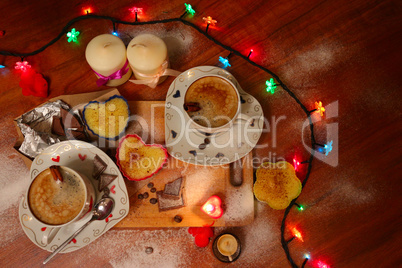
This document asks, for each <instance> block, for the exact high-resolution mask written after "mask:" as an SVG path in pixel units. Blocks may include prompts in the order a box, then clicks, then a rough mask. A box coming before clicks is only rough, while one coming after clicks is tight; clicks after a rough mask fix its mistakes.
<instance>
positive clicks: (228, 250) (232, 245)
mask: <svg viewBox="0 0 402 268" xmlns="http://www.w3.org/2000/svg"><path fill="white" fill-rule="evenodd" d="M216 245H217V248H218V251H219V252H220V253H221V254H222V255H223V256H226V257H228V259H229V261H233V258H232V256H233V255H234V254H235V253H236V251H237V248H238V243H237V240H236V238H235V237H234V236H233V235H231V234H223V235H222V236H221V237H219V239H218V242H217V244H216Z"/></svg>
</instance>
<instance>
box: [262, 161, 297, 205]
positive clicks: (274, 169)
mask: <svg viewBox="0 0 402 268" xmlns="http://www.w3.org/2000/svg"><path fill="white" fill-rule="evenodd" d="M256 177H257V180H256V182H255V183H254V195H255V197H256V198H257V199H258V200H259V201H261V202H264V203H267V204H268V205H269V206H270V207H271V208H273V209H285V208H287V206H289V204H290V202H291V201H292V200H293V199H295V198H296V197H298V196H299V194H300V193H301V190H302V184H301V182H300V180H299V179H298V178H297V176H296V172H295V170H294V168H293V166H292V165H291V164H289V163H288V162H286V161H280V162H277V163H270V162H265V163H263V164H262V165H261V166H260V167H259V168H258V169H257V172H256Z"/></svg>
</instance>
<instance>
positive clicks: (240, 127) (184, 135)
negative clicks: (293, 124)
mask: <svg viewBox="0 0 402 268" xmlns="http://www.w3.org/2000/svg"><path fill="white" fill-rule="evenodd" d="M206 74H207V75H208V74H212V75H219V76H222V77H225V78H227V79H229V80H230V81H231V82H232V83H233V84H234V85H235V86H236V87H237V89H238V91H239V94H240V97H241V113H242V114H245V115H246V116H247V117H249V119H248V120H244V119H238V120H237V121H236V122H235V123H234V124H233V127H232V129H230V130H229V131H225V132H220V133H218V134H213V135H210V136H206V135H205V134H203V133H200V132H198V131H197V130H194V129H193V128H192V127H191V126H190V124H189V122H188V121H187V120H186V118H185V116H184V113H185V111H184V108H183V104H184V96H185V94H186V91H187V89H188V87H189V86H190V84H191V83H192V82H193V81H195V80H197V79H198V78H199V77H201V76H205V75H206ZM263 125H264V118H263V111H262V107H261V105H260V103H259V102H258V101H257V100H256V99H255V98H254V97H253V96H251V95H250V94H247V93H246V92H244V90H243V89H242V88H241V87H240V85H239V83H238V82H237V80H236V79H235V78H234V77H233V75H231V74H230V73H229V72H228V71H226V70H224V69H222V68H218V67H215V66H198V67H195V68H192V69H189V70H187V71H185V72H183V73H182V74H180V75H179V76H178V77H177V78H176V79H175V80H174V81H173V83H172V84H171V85H170V87H169V90H168V92H167V95H166V107H165V141H166V147H167V150H168V152H169V154H170V155H171V156H173V157H175V158H177V159H179V160H181V161H185V162H188V163H192V164H196V165H205V166H216V165H223V164H229V163H231V162H234V161H236V160H238V159H240V158H242V157H243V156H245V155H247V154H248V153H249V152H250V151H251V150H252V149H253V148H254V147H255V145H256V144H257V142H258V140H259V138H260V136H261V133H262V129H263ZM206 138H207V139H208V140H207V142H208V141H209V144H206V143H205V139H206Z"/></svg>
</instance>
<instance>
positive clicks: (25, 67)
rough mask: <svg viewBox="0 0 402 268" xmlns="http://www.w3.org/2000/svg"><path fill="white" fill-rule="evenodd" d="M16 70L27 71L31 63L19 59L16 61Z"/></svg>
mask: <svg viewBox="0 0 402 268" xmlns="http://www.w3.org/2000/svg"><path fill="white" fill-rule="evenodd" d="M14 68H15V69H16V70H21V71H22V72H25V71H26V70H28V69H31V65H29V64H28V62H27V61H22V62H21V61H17V62H16V63H15V67H14Z"/></svg>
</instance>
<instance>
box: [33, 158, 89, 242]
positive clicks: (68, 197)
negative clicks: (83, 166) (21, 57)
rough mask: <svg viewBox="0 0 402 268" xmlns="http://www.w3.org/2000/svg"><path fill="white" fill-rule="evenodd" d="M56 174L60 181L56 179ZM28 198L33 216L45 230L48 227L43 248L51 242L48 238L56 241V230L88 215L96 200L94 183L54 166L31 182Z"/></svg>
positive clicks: (82, 175) (66, 168)
mask: <svg viewBox="0 0 402 268" xmlns="http://www.w3.org/2000/svg"><path fill="white" fill-rule="evenodd" d="M55 170H56V171H55ZM54 172H56V173H57V174H58V176H61V178H59V179H56V178H55V176H54ZM26 196H27V200H28V209H29V211H30V212H31V214H32V216H33V217H34V218H35V219H36V220H38V221H39V222H41V223H42V224H43V226H44V227H49V228H46V229H48V230H46V229H45V230H46V232H44V234H43V235H44V239H42V241H43V243H44V244H47V243H50V242H51V241H49V237H52V238H54V236H55V234H54V231H55V230H58V229H59V228H60V227H63V226H66V225H68V224H70V223H73V222H76V221H78V220H80V219H81V218H83V217H84V216H85V215H86V214H87V213H89V212H90V211H91V210H92V206H93V204H94V202H95V197H96V196H95V190H94V187H93V185H92V183H91V181H90V180H89V179H88V178H87V177H86V176H85V175H84V174H81V173H79V172H77V171H75V170H73V169H71V168H68V167H65V166H52V167H50V168H47V169H45V170H43V171H42V172H41V173H39V174H38V175H37V176H36V177H35V178H34V179H33V180H32V181H31V183H30V185H29V187H28V191H27V195H26ZM52 227H53V228H52ZM51 231H53V235H51V233H50V232H51Z"/></svg>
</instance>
